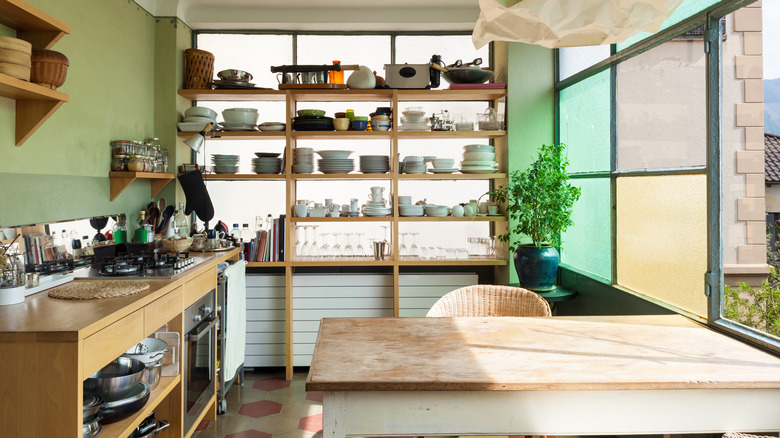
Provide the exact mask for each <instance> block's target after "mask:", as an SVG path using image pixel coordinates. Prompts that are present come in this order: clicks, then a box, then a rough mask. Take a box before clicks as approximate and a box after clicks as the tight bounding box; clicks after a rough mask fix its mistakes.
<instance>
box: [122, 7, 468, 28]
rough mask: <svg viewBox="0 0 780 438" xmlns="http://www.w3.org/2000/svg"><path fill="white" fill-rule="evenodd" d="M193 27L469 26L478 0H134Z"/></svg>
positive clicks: (154, 11)
mask: <svg viewBox="0 0 780 438" xmlns="http://www.w3.org/2000/svg"><path fill="white" fill-rule="evenodd" d="M135 2H136V3H138V4H139V5H140V6H141V7H143V8H144V9H146V10H147V11H149V13H151V14H152V15H154V16H156V17H166V16H168V17H169V16H177V17H179V18H181V19H182V20H183V21H184V22H185V23H187V25H188V26H190V28H192V29H198V30H202V29H233V30H235V29H243V30H312V31H366V30H368V31H371V30H375V31H388V30H391V31H425V30H430V31H437V30H462V31H471V30H473V29H474V23H475V22H476V21H477V18H478V17H479V2H478V0H423V1H421V0H390V1H385V2H378V1H373V2H371V1H362V2H358V1H354V0H135Z"/></svg>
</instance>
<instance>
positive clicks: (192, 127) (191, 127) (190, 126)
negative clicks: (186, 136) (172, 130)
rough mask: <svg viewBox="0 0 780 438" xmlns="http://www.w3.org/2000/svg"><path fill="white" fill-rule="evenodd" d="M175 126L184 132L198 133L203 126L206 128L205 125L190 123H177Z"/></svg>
mask: <svg viewBox="0 0 780 438" xmlns="http://www.w3.org/2000/svg"><path fill="white" fill-rule="evenodd" d="M176 126H178V127H179V129H180V130H181V131H184V132H190V131H192V132H200V130H201V129H203V127H204V126H206V124H205V123H190V122H179V123H177V124H176Z"/></svg>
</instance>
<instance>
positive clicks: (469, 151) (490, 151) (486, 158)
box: [460, 144, 498, 173]
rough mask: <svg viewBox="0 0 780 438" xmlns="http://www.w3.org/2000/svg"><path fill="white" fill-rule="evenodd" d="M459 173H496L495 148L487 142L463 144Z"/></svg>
mask: <svg viewBox="0 0 780 438" xmlns="http://www.w3.org/2000/svg"><path fill="white" fill-rule="evenodd" d="M460 171H461V173H496V172H498V163H497V162H496V148H495V147H493V146H491V145H489V144H469V145H466V146H463V161H461V162H460Z"/></svg>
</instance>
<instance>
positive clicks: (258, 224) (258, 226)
mask: <svg viewBox="0 0 780 438" xmlns="http://www.w3.org/2000/svg"><path fill="white" fill-rule="evenodd" d="M264 229H265V228H264V227H263V217H262V216H255V229H254V234H255V236H256V235H257V233H259V232H261V231H263V230H264Z"/></svg>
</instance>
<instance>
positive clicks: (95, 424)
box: [81, 415, 103, 438]
mask: <svg viewBox="0 0 780 438" xmlns="http://www.w3.org/2000/svg"><path fill="white" fill-rule="evenodd" d="M102 419H103V417H101V416H100V415H93V416H92V417H89V418H86V419H85V420H84V424H83V425H82V426H81V437H82V438H95V437H96V436H98V435H100V431H101V430H103V427H102V426H101V425H100V420H102Z"/></svg>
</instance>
